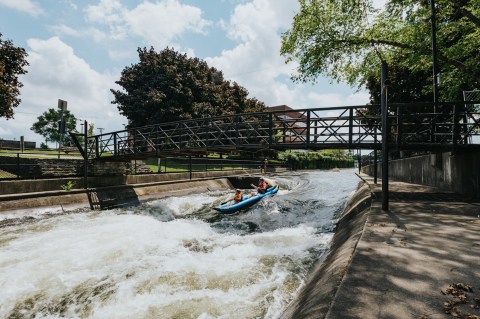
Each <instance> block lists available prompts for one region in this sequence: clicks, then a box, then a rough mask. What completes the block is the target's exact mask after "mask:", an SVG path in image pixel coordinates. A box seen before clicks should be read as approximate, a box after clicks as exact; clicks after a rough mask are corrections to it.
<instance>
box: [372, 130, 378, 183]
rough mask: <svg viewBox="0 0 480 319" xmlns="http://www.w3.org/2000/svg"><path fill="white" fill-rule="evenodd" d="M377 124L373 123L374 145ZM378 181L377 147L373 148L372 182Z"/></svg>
mask: <svg viewBox="0 0 480 319" xmlns="http://www.w3.org/2000/svg"><path fill="white" fill-rule="evenodd" d="M377 134H378V131H377V125H375V132H374V134H373V140H374V145H375V146H376V145H377V143H378V139H377ZM377 182H378V155H377V149H376V148H375V149H374V150H373V183H374V184H375V185H377Z"/></svg>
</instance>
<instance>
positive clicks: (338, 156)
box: [279, 150, 354, 169]
mask: <svg viewBox="0 0 480 319" xmlns="http://www.w3.org/2000/svg"><path fill="white" fill-rule="evenodd" d="M279 159H281V160H283V161H285V162H286V163H287V165H288V167H290V168H291V169H332V168H351V167H354V161H353V159H352V158H351V157H350V156H348V155H347V154H346V153H345V151H342V150H325V151H321V152H290V151H289V152H284V153H280V154H279Z"/></svg>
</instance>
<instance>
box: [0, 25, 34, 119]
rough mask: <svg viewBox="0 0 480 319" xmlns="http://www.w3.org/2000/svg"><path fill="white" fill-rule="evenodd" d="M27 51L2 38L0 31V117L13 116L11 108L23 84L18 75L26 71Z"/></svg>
mask: <svg viewBox="0 0 480 319" xmlns="http://www.w3.org/2000/svg"><path fill="white" fill-rule="evenodd" d="M26 58H27V53H26V52H25V49H23V48H17V47H15V46H14V45H13V42H12V41H10V40H2V34H1V33H0V117H6V118H7V119H10V118H13V114H14V112H13V108H15V107H17V106H18V105H19V104H20V102H21V99H20V98H18V96H19V95H20V88H21V87H22V86H23V84H22V83H21V82H20V81H19V80H18V76H19V75H21V74H25V73H27V71H26V70H25V67H26V66H28V62H27V60H26Z"/></svg>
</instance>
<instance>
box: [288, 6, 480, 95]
mask: <svg viewBox="0 0 480 319" xmlns="http://www.w3.org/2000/svg"><path fill="white" fill-rule="evenodd" d="M299 3H300V11H299V12H298V13H297V15H296V16H295V17H294V20H293V24H292V27H291V29H290V30H288V31H287V32H285V33H284V34H283V36H282V48H281V53H282V55H284V56H285V58H286V61H298V63H299V66H298V73H297V74H296V75H295V76H294V79H295V80H297V81H305V82H306V81H315V79H316V78H317V77H318V76H320V75H326V76H329V77H331V78H332V79H333V80H336V81H345V82H347V83H349V84H351V85H352V86H358V87H363V86H364V85H366V84H367V83H368V82H371V79H372V77H380V74H379V73H380V63H381V60H382V59H383V60H385V61H386V62H387V64H389V65H392V66H394V67H393V69H394V71H395V72H393V73H394V74H396V75H398V76H400V78H399V79H398V80H399V81H398V82H397V78H394V77H392V76H390V79H391V82H392V88H391V89H390V91H392V90H396V89H397V88H398V89H399V90H400V91H401V90H404V89H405V88H403V87H401V86H402V85H403V84H405V83H403V81H405V80H408V74H412V75H413V77H414V78H415V79H417V80H418V79H419V77H421V78H422V79H421V81H416V82H417V84H419V82H422V81H423V80H426V81H425V84H424V85H423V86H422V91H421V95H422V96H423V98H424V99H426V98H428V97H429V96H431V92H432V87H433V85H432V83H433V77H432V71H431V70H432V48H431V43H432V42H431V16H432V12H431V8H430V2H429V1H427V0H421V1H417V0H390V1H388V2H387V4H386V6H385V9H384V10H378V9H375V8H374V7H373V4H372V1H370V0H299ZM479 8H480V5H479V2H478V0H436V10H435V17H436V20H437V24H436V28H437V54H438V60H439V67H440V76H441V86H440V98H441V99H442V100H458V99H460V98H461V94H462V91H463V90H471V89H475V88H479V87H480V61H479V59H478V57H479V56H480V54H479V53H480V51H479V50H480V19H479V17H480V9H479ZM392 75H393V74H392ZM425 76H427V78H425ZM392 93H393V92H392ZM400 93H401V92H399V94H397V95H398V97H402V98H406V97H405V94H404V93H405V92H403V93H402V94H400ZM411 93H412V95H411V96H408V95H407V98H411V99H415V97H417V98H418V91H417V90H413V91H412V92H411ZM372 99H374V98H372ZM395 102H400V101H395ZM401 102H406V101H401Z"/></svg>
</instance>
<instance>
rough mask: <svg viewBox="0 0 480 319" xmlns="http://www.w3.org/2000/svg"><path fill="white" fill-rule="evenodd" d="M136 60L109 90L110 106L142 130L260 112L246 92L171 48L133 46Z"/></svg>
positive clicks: (258, 103)
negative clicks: (176, 122)
mask: <svg viewBox="0 0 480 319" xmlns="http://www.w3.org/2000/svg"><path fill="white" fill-rule="evenodd" d="M137 52H138V55H139V60H140V62H139V63H137V64H134V65H131V66H129V67H126V68H125V69H123V71H122V74H121V77H120V80H118V81H116V82H115V83H117V84H118V85H120V86H121V87H122V88H123V90H113V89H112V90H111V92H112V93H113V95H114V98H115V99H114V101H112V103H114V104H117V107H118V109H119V111H120V113H121V114H122V115H124V116H126V117H127V118H128V119H129V121H130V126H142V125H149V124H157V123H164V122H171V121H178V120H185V119H192V118H202V117H211V116H216V115H228V114H235V113H241V112H255V111H262V110H264V109H265V105H264V104H263V103H262V102H259V101H258V100H256V99H252V98H248V91H247V90H246V89H245V88H243V87H241V86H240V85H238V84H237V83H235V82H233V83H232V82H229V81H226V80H225V79H224V78H223V74H222V72H220V71H218V70H217V69H215V68H212V67H209V66H208V65H207V63H206V62H205V61H202V60H200V59H198V58H188V57H187V55H186V54H180V53H178V52H176V51H174V50H173V49H169V48H166V49H164V50H162V51H160V52H156V51H155V50H154V48H153V47H152V48H150V49H147V48H138V50H137Z"/></svg>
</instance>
